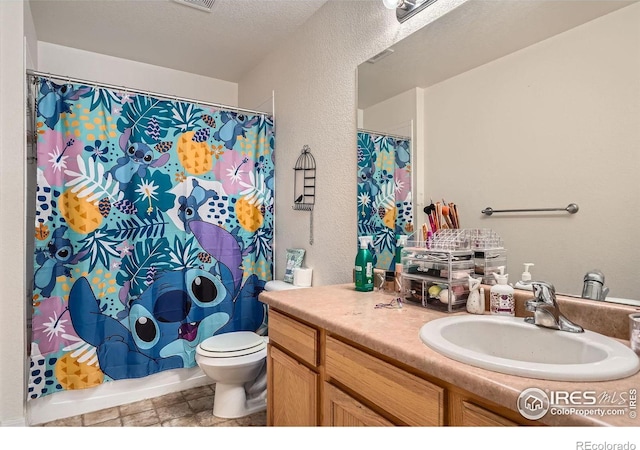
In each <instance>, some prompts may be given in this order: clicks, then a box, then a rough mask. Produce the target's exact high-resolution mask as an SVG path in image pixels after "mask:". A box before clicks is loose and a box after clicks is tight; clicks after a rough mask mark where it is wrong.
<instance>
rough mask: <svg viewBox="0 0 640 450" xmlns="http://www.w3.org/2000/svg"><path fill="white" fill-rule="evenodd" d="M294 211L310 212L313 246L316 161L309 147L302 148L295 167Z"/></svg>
mask: <svg viewBox="0 0 640 450" xmlns="http://www.w3.org/2000/svg"><path fill="white" fill-rule="evenodd" d="M293 170H294V172H295V173H294V178H293V198H294V200H293V209H294V210H296V211H309V244H310V245H313V206H314V205H315V203H316V160H315V158H314V157H313V155H312V154H311V148H309V146H308V145H304V146H303V147H302V151H301V152H300V156H298V160H297V161H296V165H295V166H294V167H293Z"/></svg>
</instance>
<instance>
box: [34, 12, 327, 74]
mask: <svg viewBox="0 0 640 450" xmlns="http://www.w3.org/2000/svg"><path fill="white" fill-rule="evenodd" d="M326 1H327V0H216V1H215V3H214V4H213V8H212V12H203V11H200V10H198V9H194V8H190V7H187V6H184V5H182V4H178V3H175V2H174V1H172V0H29V4H30V6H31V13H32V15H33V21H34V23H35V28H36V33H37V35H38V40H39V41H44V42H50V43H53V44H59V45H64V46H67V47H73V48H78V49H81V50H87V51H91V52H96V53H102V54H105V55H110V56H116V57H119V58H125V59H130V60H134V61H140V62H144V63H148V64H154V65H157V66H162V67H168V68H171V69H176V70H182V71H185V72H191V73H195V74H199V75H204V76H208V77H212V78H217V79H220V80H225V81H231V82H238V81H239V80H240V78H241V77H242V76H243V75H244V74H245V73H246V72H247V71H249V70H251V68H253V67H254V66H255V65H257V64H258V63H259V62H260V61H261V60H262V59H264V58H265V57H266V56H267V55H268V54H269V53H270V52H271V51H273V50H274V49H276V48H277V47H278V46H279V45H280V44H281V43H282V42H284V40H286V39H287V37H288V36H289V35H290V34H291V33H292V32H293V31H295V30H296V29H298V28H299V27H300V26H302V25H303V24H304V22H305V21H306V20H307V19H308V18H309V17H311V16H312V15H313V14H314V13H315V12H316V11H317V10H318V9H319V8H320V7H321V6H322V5H323V4H324V3H326Z"/></svg>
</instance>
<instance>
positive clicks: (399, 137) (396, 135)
mask: <svg viewBox="0 0 640 450" xmlns="http://www.w3.org/2000/svg"><path fill="white" fill-rule="evenodd" d="M358 131H364V132H365V133H371V134H379V135H381V136H389V137H392V138H396V139H403V140H408V141H410V140H411V137H410V136H400V135H399V134H391V133H385V132H384V131H373V130H365V129H364V128H358Z"/></svg>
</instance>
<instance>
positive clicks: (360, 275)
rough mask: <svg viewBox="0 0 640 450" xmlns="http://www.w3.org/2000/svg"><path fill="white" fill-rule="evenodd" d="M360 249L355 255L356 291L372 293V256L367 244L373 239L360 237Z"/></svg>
mask: <svg viewBox="0 0 640 450" xmlns="http://www.w3.org/2000/svg"><path fill="white" fill-rule="evenodd" d="M359 239H360V249H359V250H358V254H357V255H356V291H361V292H371V291H373V255H372V254H371V251H370V250H369V244H371V243H373V237H371V236H360V238H359Z"/></svg>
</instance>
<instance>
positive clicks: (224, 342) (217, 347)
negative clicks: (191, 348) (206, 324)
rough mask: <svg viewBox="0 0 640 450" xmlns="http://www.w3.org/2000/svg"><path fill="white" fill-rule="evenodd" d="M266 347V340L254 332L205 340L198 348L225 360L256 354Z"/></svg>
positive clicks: (239, 332)
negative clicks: (226, 358)
mask: <svg viewBox="0 0 640 450" xmlns="http://www.w3.org/2000/svg"><path fill="white" fill-rule="evenodd" d="M266 345H267V342H266V340H265V338H264V337H263V336H260V335H258V334H256V333H254V332H252V331H233V332H231V333H223V334H218V335H217V336H212V337H210V338H208V339H205V340H204V341H202V342H201V343H200V345H199V346H198V347H199V348H200V349H201V350H204V353H206V355H207V356H210V357H222V358H225V357H231V356H242V355H248V354H250V353H255V352H257V351H260V350H262V349H263V348H265V347H266Z"/></svg>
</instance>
